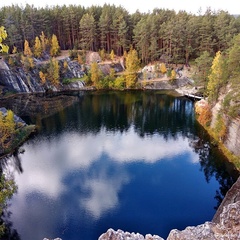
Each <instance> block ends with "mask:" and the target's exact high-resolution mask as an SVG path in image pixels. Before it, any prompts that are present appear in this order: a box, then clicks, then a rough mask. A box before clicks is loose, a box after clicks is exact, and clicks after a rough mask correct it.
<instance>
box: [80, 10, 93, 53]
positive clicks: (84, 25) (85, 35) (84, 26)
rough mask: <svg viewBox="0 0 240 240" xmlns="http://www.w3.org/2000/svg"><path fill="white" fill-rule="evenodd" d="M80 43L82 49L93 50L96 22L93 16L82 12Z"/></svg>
mask: <svg viewBox="0 0 240 240" xmlns="http://www.w3.org/2000/svg"><path fill="white" fill-rule="evenodd" d="M80 33H81V40H80V44H81V47H82V49H84V50H91V51H94V50H95V40H96V39H95V35H96V24H95V20H94V17H93V16H92V15H90V14H88V13H86V14H84V15H83V17H82V19H81V20H80Z"/></svg>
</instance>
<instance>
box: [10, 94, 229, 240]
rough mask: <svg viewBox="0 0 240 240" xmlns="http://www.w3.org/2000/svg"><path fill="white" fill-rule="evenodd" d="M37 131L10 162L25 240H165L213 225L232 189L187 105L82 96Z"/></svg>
mask: <svg viewBox="0 0 240 240" xmlns="http://www.w3.org/2000/svg"><path fill="white" fill-rule="evenodd" d="M41 114H42V113H41V112H40V113H39V116H41ZM35 117H36V116H35ZM32 119H35V118H32ZM32 121H34V120H32ZM38 124H39V132H38V134H36V135H35V136H34V137H32V138H31V139H29V140H28V141H27V142H26V143H25V144H24V145H23V147H22V148H23V149H24V150H25V151H24V153H22V154H20V155H19V158H20V163H18V165H17V164H16V162H14V158H10V159H8V171H12V172H13V174H14V178H15V181H16V184H17V186H18V192H17V193H16V194H15V195H14V197H13V198H12V200H11V206H10V207H9V211H11V212H12V215H11V216H10V217H9V221H11V222H12V229H15V230H16V232H17V233H18V238H19V239H22V240H28V239H31V240H34V239H36V240H37V239H43V238H44V237H47V238H56V237H60V238H62V239H63V240H79V239H82V240H93V239H98V237H99V236H100V235H101V234H102V233H104V232H106V231H107V229H108V228H113V229H115V230H117V229H122V230H124V231H128V232H139V233H141V234H143V235H145V234H147V233H151V234H157V235H160V236H162V237H164V238H166V237H167V236H168V234H169V231H170V230H171V229H174V228H177V229H179V230H181V229H184V228H185V227H186V226H189V225H191V226H192V225H197V224H201V223H204V222H205V221H209V220H211V219H212V217H213V215H214V213H215V211H216V210H215V207H217V206H218V204H219V203H220V201H221V199H222V197H223V195H224V193H225V192H226V191H227V189H228V188H229V187H230V186H231V184H232V180H231V176H230V175H229V173H227V172H226V166H225V164H226V163H225V162H224V160H225V159H224V158H223V156H222V155H221V154H220V152H219V151H218V150H217V149H213V148H212V146H211V144H210V140H209V137H208V136H207V134H206V132H205V131H204V130H203V129H202V128H201V127H200V126H199V125H198V123H197V122H196V120H195V115H194V111H193V102H191V101H189V100H188V99H185V98H177V97H173V96H170V95H166V94H164V93H162V92H127V93H125V92H121V93H119V92H116V93H114V92H113V93H105V92H100V93H99V92H98V93H97V92H96V93H85V94H83V95H82V96H81V97H80V98H79V99H78V100H77V101H76V102H75V103H73V104H72V105H71V106H68V107H66V108H62V109H61V110H59V111H58V112H56V113H54V114H52V115H51V116H49V117H45V118H42V119H41V121H38ZM19 165H20V167H19Z"/></svg>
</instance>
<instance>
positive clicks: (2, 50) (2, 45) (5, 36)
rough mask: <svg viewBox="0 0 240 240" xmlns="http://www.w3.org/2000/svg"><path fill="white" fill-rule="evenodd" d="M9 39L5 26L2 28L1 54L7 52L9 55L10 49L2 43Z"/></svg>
mask: <svg viewBox="0 0 240 240" xmlns="http://www.w3.org/2000/svg"><path fill="white" fill-rule="evenodd" d="M6 38H7V31H6V30H5V28H4V27H3V26H1V27H0V53H1V52H5V53H8V49H9V47H8V46H7V45H5V44H3V43H2V41H3V40H5V39H6Z"/></svg>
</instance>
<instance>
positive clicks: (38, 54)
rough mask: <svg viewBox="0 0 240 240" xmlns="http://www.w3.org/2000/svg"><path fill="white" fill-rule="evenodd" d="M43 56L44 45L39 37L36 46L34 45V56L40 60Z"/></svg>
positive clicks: (36, 39)
mask: <svg viewBox="0 0 240 240" xmlns="http://www.w3.org/2000/svg"><path fill="white" fill-rule="evenodd" d="M41 55H42V44H41V41H40V39H39V37H36V38H35V45H34V56H35V57H38V58H39V57H41Z"/></svg>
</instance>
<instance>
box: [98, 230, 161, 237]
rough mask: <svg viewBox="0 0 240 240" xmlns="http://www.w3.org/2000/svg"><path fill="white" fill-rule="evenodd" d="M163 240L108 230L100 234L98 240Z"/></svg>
mask: <svg viewBox="0 0 240 240" xmlns="http://www.w3.org/2000/svg"><path fill="white" fill-rule="evenodd" d="M110 239H111V240H163V238H161V237H159V236H157V235H153V236H152V235H151V234H147V235H146V236H145V237H144V236H143V235H141V234H140V233H129V232H124V231H122V230H117V231H115V230H113V229H112V228H110V229H108V230H107V232H106V233H104V234H102V235H101V236H100V237H99V238H98V240H110Z"/></svg>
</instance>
